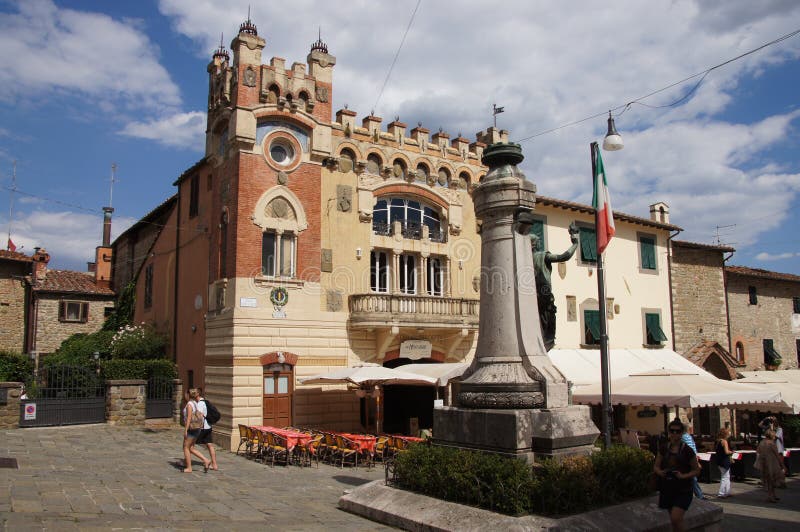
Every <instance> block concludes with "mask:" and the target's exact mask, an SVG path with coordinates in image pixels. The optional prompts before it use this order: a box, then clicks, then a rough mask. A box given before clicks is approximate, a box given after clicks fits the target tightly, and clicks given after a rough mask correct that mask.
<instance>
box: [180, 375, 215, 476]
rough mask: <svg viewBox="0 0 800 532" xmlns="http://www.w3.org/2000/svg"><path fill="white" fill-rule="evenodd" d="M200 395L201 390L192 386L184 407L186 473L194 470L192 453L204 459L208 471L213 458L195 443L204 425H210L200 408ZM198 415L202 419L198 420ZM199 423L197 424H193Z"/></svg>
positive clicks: (205, 470)
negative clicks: (208, 457)
mask: <svg viewBox="0 0 800 532" xmlns="http://www.w3.org/2000/svg"><path fill="white" fill-rule="evenodd" d="M199 397H200V392H198V391H197V388H192V389H191V390H189V400H188V402H187V403H186V407H185V408H184V409H183V420H184V423H183V426H184V428H183V464H184V467H183V472H184V473H191V472H192V457H191V455H195V456H196V457H198V458H199V459H200V460H202V461H203V471H204V472H206V473H208V468H209V467H210V466H211V460H208V459H207V458H206V457H205V456H203V453H201V452H200V451H198V450H197V449H196V448H195V446H194V443H195V441H196V440H197V438H198V436H200V433H201V432H202V430H203V427H205V426H206V425H208V423H207V422H206V420H205V419H206V418H205V414H203V411H202V410H201V409H200V406H199V405H198V404H197V399H198V398H199ZM198 416H200V419H199V420H198V419H197V418H198ZM195 424H197V426H193V425H195Z"/></svg>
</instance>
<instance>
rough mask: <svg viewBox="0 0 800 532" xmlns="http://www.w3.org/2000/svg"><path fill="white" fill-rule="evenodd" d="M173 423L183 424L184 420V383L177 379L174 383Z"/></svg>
mask: <svg viewBox="0 0 800 532" xmlns="http://www.w3.org/2000/svg"><path fill="white" fill-rule="evenodd" d="M172 385H173V387H172V421H174V422H175V423H177V424H179V425H180V424H182V423H183V419H181V418H182V417H183V412H181V408H182V406H183V381H182V380H180V379H175V380H173V381H172Z"/></svg>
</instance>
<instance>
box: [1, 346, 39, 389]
mask: <svg viewBox="0 0 800 532" xmlns="http://www.w3.org/2000/svg"><path fill="white" fill-rule="evenodd" d="M32 378H33V361H32V360H31V359H30V358H29V357H27V356H25V355H21V354H19V353H14V352H12V351H2V350H0V382H24V383H28V382H30V381H31V380H32Z"/></svg>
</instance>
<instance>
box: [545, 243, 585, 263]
mask: <svg viewBox="0 0 800 532" xmlns="http://www.w3.org/2000/svg"><path fill="white" fill-rule="evenodd" d="M576 249H578V243H577V242H574V243H573V244H572V245H571V246H570V247H569V249H568V250H566V251H565V252H564V253H561V254H560V255H554V254H553V253H550V252H549V251H548V252H547V255H546V256H545V260H546V261H547V262H548V263H553V262H564V261H567V260H569V259H571V258H572V256H573V255H574V254H575V250H576Z"/></svg>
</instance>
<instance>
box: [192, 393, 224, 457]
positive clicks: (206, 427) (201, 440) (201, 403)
mask: <svg viewBox="0 0 800 532" xmlns="http://www.w3.org/2000/svg"><path fill="white" fill-rule="evenodd" d="M197 394H198V398H197V406H198V408H199V409H200V412H202V413H203V430H201V431H200V435H199V436H198V437H197V441H196V442H195V443H196V444H197V445H205V446H206V449H208V454H209V456H210V457H211V467H209V469H211V470H212V471H217V470H219V466H217V451H216V450H215V449H214V442H213V440H212V436H211V432H212V431H211V424H210V423H209V422H208V406H207V405H206V399H205V397H203V389H202V388H197Z"/></svg>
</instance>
